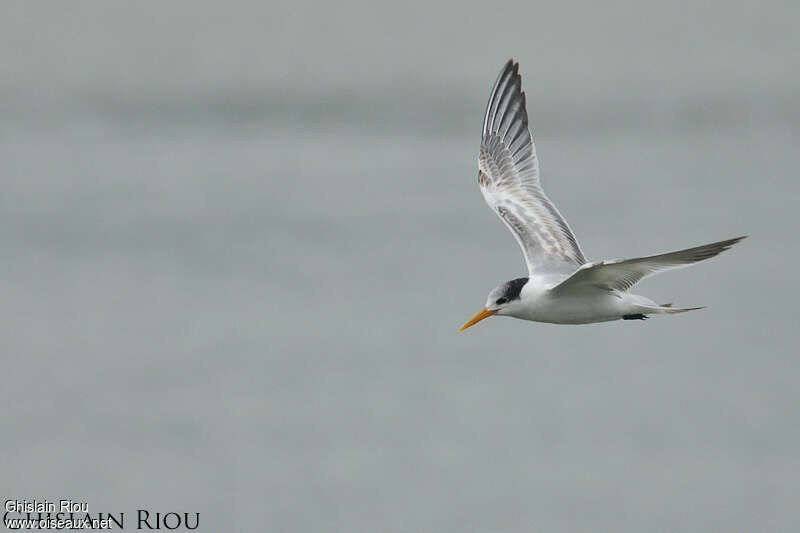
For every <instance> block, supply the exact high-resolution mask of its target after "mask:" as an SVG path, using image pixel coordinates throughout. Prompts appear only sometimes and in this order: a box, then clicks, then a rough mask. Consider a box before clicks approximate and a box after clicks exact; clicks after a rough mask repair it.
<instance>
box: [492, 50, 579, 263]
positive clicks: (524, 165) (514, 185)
mask: <svg viewBox="0 0 800 533" xmlns="http://www.w3.org/2000/svg"><path fill="white" fill-rule="evenodd" d="M521 87H522V79H521V78H520V75H519V64H517V63H515V62H514V60H513V59H509V60H508V63H506V65H505V67H503V70H502V71H501V72H500V75H499V76H498V77H497V81H496V82H495V84H494V87H493V88H492V92H491V95H490V96H489V103H488V105H487V106H486V118H485V119H484V121H483V137H482V139H481V149H480V155H479V157H478V184H479V185H480V187H481V192H482V193H483V197H484V198H485V199H486V203H487V204H489V207H491V208H492V210H493V211H494V212H495V213H497V215H498V216H499V217H500V219H501V220H502V221H503V222H505V224H506V226H508V229H510V230H511V233H513V234H514V237H515V238H516V239H517V242H518V243H519V245H520V247H521V248H522V253H523V254H524V255H525V262H526V263H527V265H528V273H529V274H530V275H531V276H533V275H535V274H537V273H539V274H541V273H544V272H572V271H574V270H575V268H576V267H578V266H580V265H582V264H584V263H585V262H586V258H585V257H584V255H583V252H582V251H581V248H580V246H578V241H577V240H576V239H575V236H574V235H573V234H572V231H571V230H570V229H569V226H568V225H567V222H566V220H564V217H562V216H561V214H560V213H559V212H558V209H556V206H555V205H553V202H551V201H550V199H549V198H548V197H547V196H546V195H545V193H544V191H543V190H542V186H541V184H540V183H539V163H538V161H537V159H536V147H535V146H534V145H533V139H532V138H531V132H530V131H529V130H528V112H527V110H526V109H525V93H524V92H522V89H521Z"/></svg>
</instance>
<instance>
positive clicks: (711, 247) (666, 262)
mask: <svg viewBox="0 0 800 533" xmlns="http://www.w3.org/2000/svg"><path fill="white" fill-rule="evenodd" d="M744 238H745V237H736V238H735V239H728V240H726V241H719V242H714V243H711V244H704V245H703V246H697V247H695V248H687V249H686V250H680V251H678V252H669V253H666V254H660V255H651V256H650V257H637V258H635V259H609V260H606V261H597V262H594V263H588V264H586V265H583V266H582V267H581V268H579V269H578V270H577V271H576V272H575V273H574V274H573V275H572V276H570V277H569V278H567V279H565V280H564V281H562V282H561V283H560V284H559V285H557V286H555V287H553V289H552V290H553V291H556V292H559V291H568V290H572V289H580V288H581V287H586V286H594V287H599V288H601V289H606V290H616V291H621V292H624V291H627V290H628V289H630V288H631V287H633V286H634V285H635V284H636V283H638V282H639V281H641V279H642V278H644V277H646V276H649V275H650V274H656V273H658V272H663V271H664V270H670V269H673V268H681V267H685V266H689V265H691V264H692V263H697V262H698V261H705V260H706V259H711V258H712V257H714V256H715V255H718V254H720V253H722V252H724V251H725V250H727V249H728V248H730V247H731V246H733V245H734V244H736V243H737V242H739V241H741V240H742V239H744Z"/></svg>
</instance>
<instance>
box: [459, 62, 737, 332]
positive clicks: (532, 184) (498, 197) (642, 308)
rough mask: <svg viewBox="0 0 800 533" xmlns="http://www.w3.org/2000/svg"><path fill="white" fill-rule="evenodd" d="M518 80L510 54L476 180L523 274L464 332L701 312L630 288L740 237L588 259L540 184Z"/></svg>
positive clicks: (489, 110) (492, 102)
mask: <svg viewBox="0 0 800 533" xmlns="http://www.w3.org/2000/svg"><path fill="white" fill-rule="evenodd" d="M521 85H522V80H521V78H520V75H519V65H518V64H517V63H515V62H514V60H513V59H509V60H508V63H506V65H505V66H504V67H503V70H502V71H501V72H500V75H499V76H498V77H497V81H496V82H495V84H494V87H493V88H492V92H491V94H490V95H489V103H488V105H487V106H486V117H485V118H484V121H483V137H482V139H481V149H480V155H479V156H478V184H479V185H480V188H481V192H482V193H483V197H484V199H485V200H486V203H487V204H489V207H491V208H492V211H494V212H495V213H497V216H499V217H500V219H501V220H502V221H503V222H504V223H505V225H506V226H508V229H510V230H511V233H513V234H514V237H515V238H516V239H517V242H518V243H519V245H520V247H521V248H522V253H523V254H524V256H525V262H526V263H527V265H528V277H526V278H517V279H514V280H511V281H507V282H505V283H503V284H501V285H498V286H497V287H496V288H495V289H493V290H492V291H491V292H490V293H489V297H488V298H487V300H486V305H485V306H484V307H483V309H481V310H480V311H478V313H477V314H476V315H475V316H473V317H472V318H470V319H469V320H468V321H467V322H466V323H465V324H464V325H463V326H461V330H464V329H466V328H468V327H470V326H472V325H473V324H475V323H477V322H479V321H481V320H483V319H484V318H487V317H490V316H492V315H501V316H503V315H505V316H512V317H515V318H521V319H523V320H533V321H535V322H549V323H554V324H589V323H592V322H608V321H611V320H619V319H624V320H634V319H639V320H643V319H645V318H647V317H648V315H652V314H674V313H684V312H686V311H692V310H695V309H702V307H687V308H676V307H672V306H671V304H664V305H659V304H656V303H655V302H653V301H652V300H650V299H649V298H645V297H644V296H639V295H636V294H631V293H630V292H628V290H629V289H630V288H631V287H633V286H634V285H635V284H636V283H637V282H639V281H640V280H641V279H642V278H644V277H646V276H649V275H650V274H655V273H657V272H661V271H664V270H669V269H672V268H679V267H684V266H688V265H691V264H693V263H696V262H698V261H703V260H705V259H709V258H711V257H714V256H715V255H717V254H719V253H720V252H723V251H725V250H727V249H728V248H730V247H731V246H733V245H734V244H736V243H737V242H739V241H740V240H742V239H744V237H737V238H735V239H728V240H726V241H719V242H715V243H712V244H705V245H703V246H697V247H695V248H688V249H686V250H680V251H677V252H669V253H665V254H659V255H652V256H649V257H637V258H635V259H607V260H605V261H595V262H587V260H586V257H584V255H583V252H582V251H581V248H580V246H579V245H578V241H577V239H575V236H574V235H573V233H572V231H571V230H570V229H569V226H568V225H567V221H566V220H564V217H562V216H561V214H560V213H559V212H558V209H556V206H555V205H553V202H551V201H550V199H549V198H548V197H547V195H545V193H544V191H543V190H542V186H541V183H540V182H539V163H538V161H537V159H536V148H535V147H534V145H533V139H532V138H531V132H530V131H529V129H528V113H527V111H526V109H525V93H524V92H522V90H521Z"/></svg>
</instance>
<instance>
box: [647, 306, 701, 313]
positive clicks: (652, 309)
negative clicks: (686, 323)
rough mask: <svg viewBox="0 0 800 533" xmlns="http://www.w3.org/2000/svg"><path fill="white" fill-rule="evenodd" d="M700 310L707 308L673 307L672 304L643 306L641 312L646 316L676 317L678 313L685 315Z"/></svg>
mask: <svg viewBox="0 0 800 533" xmlns="http://www.w3.org/2000/svg"><path fill="white" fill-rule="evenodd" d="M698 309H705V306H700V307H672V304H662V305H653V306H647V307H645V306H641V310H642V311H641V312H642V313H644V314H653V315H674V314H677V313H685V312H687V311H697V310H698Z"/></svg>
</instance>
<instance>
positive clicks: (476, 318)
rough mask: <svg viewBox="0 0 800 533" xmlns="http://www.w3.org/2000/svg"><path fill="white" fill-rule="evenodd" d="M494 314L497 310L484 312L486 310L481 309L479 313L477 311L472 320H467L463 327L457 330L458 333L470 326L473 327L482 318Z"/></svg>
mask: <svg viewBox="0 0 800 533" xmlns="http://www.w3.org/2000/svg"><path fill="white" fill-rule="evenodd" d="M496 312H497V309H495V310H494V311H487V310H486V308H485V307H484V308H483V309H481V310H480V311H478V312H477V313H475V316H474V317H472V318H470V319H469V320H467V321H466V322H465V323H464V325H463V326H461V328H460V329H459V331H464V330H465V329H467V328H468V327H470V326H473V325H475V324H477V323H478V322H480V321H481V320H483V319H484V318H487V317H490V316H492V315H493V314H495V313H496Z"/></svg>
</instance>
